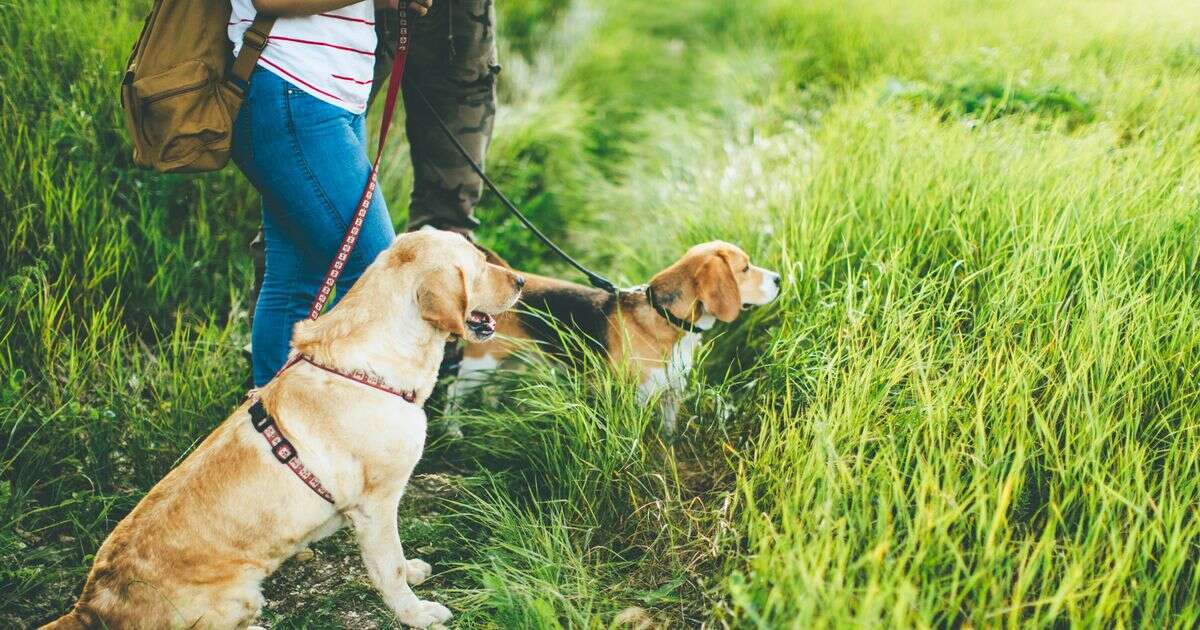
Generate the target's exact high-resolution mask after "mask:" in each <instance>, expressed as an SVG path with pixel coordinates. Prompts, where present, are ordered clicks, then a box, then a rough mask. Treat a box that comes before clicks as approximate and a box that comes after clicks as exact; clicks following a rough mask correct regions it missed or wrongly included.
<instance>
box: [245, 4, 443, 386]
mask: <svg viewBox="0 0 1200 630" xmlns="http://www.w3.org/2000/svg"><path fill="white" fill-rule="evenodd" d="M397 1H398V0H391V3H390V4H392V6H394V5H395V2H397ZM231 3H232V7H233V12H232V17H231V18H230V23H229V26H228V32H229V38H230V40H231V41H232V42H233V44H234V47H235V49H240V47H241V44H242V35H243V33H244V31H245V30H246V29H247V28H248V27H249V26H250V24H251V23H252V22H253V21H254V17H255V15H256V14H257V12H258V11H263V12H265V13H269V14H273V15H278V16H280V17H279V19H277V20H276V22H275V25H274V27H273V28H272V30H271V34H270V35H271V36H270V40H269V43H268V45H267V47H266V49H265V50H264V51H263V54H262V56H261V58H260V59H259V61H258V67H257V68H256V69H255V71H254V73H253V75H252V77H251V81H250V86H249V88H248V90H247V93H246V99H245V101H244V102H243V104H242V108H241V111H240V112H239V115H238V119H237V122H236V123H235V126H234V147H233V159H234V162H235V163H236V164H237V165H238V167H239V168H240V169H241V170H242V172H243V173H245V175H246V177H247V178H248V179H249V180H250V182H251V183H252V184H253V185H254V187H255V188H256V189H258V191H259V193H261V195H262V200H263V210H262V215H263V232H264V235H265V239H266V269H265V275H264V277H263V284H262V289H261V292H260V293H259V296H258V301H257V307H256V309H255V315H254V323H253V329H252V335H251V336H252V348H253V349H252V357H251V361H252V364H253V380H254V386H255V387H259V386H262V385H264V384H266V382H267V381H269V380H271V377H273V376H274V375H275V372H276V371H277V370H278V369H279V368H280V367H281V366H282V365H283V363H284V361H286V359H287V353H288V347H289V341H290V337H291V330H292V326H293V324H295V322H297V321H299V320H300V319H302V318H303V317H305V316H306V314H307V309H308V306H309V304H310V303H311V302H312V299H313V297H314V296H315V295H316V293H317V289H318V286H319V284H320V282H321V281H322V279H323V277H324V275H325V271H326V269H327V268H328V266H329V263H330V260H331V259H332V257H333V255H334V252H335V251H336V250H337V248H338V246H339V244H340V243H341V239H342V235H343V234H344V232H345V230H346V226H347V224H348V223H349V221H350V220H351V218H352V217H353V214H354V211H355V208H356V205H357V202H358V200H359V197H360V195H361V194H362V191H363V187H364V186H365V184H366V182H367V177H368V175H369V173H370V169H371V163H370V160H369V158H368V156H367V145H368V142H367V137H366V129H365V113H366V109H367V103H368V100H369V97H370V94H371V86H372V83H373V73H374V66H375V49H376V43H377V42H376V31H375V8H376V6H375V2H374V1H373V0H350V1H347V0H231ZM380 4H381V5H383V6H387V5H388V4H389V2H388V1H387V0H382V1H381V2H380ZM431 6H432V0H413V1H412V2H411V3H410V4H409V5H408V8H409V10H410V15H415V16H423V15H426V13H427V12H428V10H429V8H430V7H431ZM394 237H395V232H394V230H393V228H392V223H391V218H390V217H389V215H388V210H387V205H386V204H385V202H384V198H383V195H382V194H381V193H380V192H377V193H376V194H375V195H374V198H373V199H372V201H371V205H370V209H369V210H368V212H367V215H366V220H365V223H364V225H363V228H362V231H361V232H360V235H359V237H358V243H357V245H356V247H355V249H354V252H353V254H352V256H351V258H350V260H349V261H348V263H347V266H346V267H345V269H344V270H343V272H342V275H341V277H340V278H339V280H338V286H337V292H338V294H344V293H345V292H346V290H348V289H349V288H350V286H351V285H352V284H353V283H354V281H355V280H357V279H358V277H359V276H360V275H361V274H362V272H363V270H364V269H365V268H366V266H367V265H368V264H369V263H370V262H371V261H372V260H374V258H375V256H376V255H377V254H378V253H379V252H381V251H383V250H384V249H385V248H387V246H388V244H389V243H391V241H392V239H393V238H394Z"/></svg>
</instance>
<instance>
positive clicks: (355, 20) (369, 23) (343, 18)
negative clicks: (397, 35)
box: [317, 13, 375, 26]
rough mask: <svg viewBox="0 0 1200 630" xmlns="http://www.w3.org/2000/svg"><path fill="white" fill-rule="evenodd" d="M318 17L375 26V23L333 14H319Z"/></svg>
mask: <svg viewBox="0 0 1200 630" xmlns="http://www.w3.org/2000/svg"><path fill="white" fill-rule="evenodd" d="M317 15H319V16H321V17H327V18H333V19H335V20H345V21H347V22H358V23H359V24H366V25H367V26H375V23H374V22H372V21H370V20H364V19H361V18H353V17H346V16H344V15H334V14H332V13H318V14H317Z"/></svg>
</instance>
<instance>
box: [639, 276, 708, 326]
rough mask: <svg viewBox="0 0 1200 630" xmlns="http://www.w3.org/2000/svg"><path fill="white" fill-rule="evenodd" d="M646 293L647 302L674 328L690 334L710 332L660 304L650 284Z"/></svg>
mask: <svg viewBox="0 0 1200 630" xmlns="http://www.w3.org/2000/svg"><path fill="white" fill-rule="evenodd" d="M645 293H646V300H647V301H648V302H650V306H651V307H653V308H654V310H655V311H657V312H658V314H659V315H662V317H663V319H665V320H667V321H668V322H671V325H672V326H674V327H676V328H678V329H680V330H683V331H685V332H690V333H702V332H704V331H706V330H708V328H707V327H701V326H697V325H696V322H689V321H688V320H686V319H683V318H682V317H678V316H676V315H675V313H672V312H671V309H669V308H667V307H665V306H663V305H662V304H660V303H659V301H658V300H656V299H655V298H654V289H652V288H651V287H650V285H649V284H647V285H646V288H645Z"/></svg>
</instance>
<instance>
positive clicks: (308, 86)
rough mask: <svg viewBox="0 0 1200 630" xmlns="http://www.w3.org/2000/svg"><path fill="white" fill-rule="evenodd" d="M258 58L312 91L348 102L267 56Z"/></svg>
mask: <svg viewBox="0 0 1200 630" xmlns="http://www.w3.org/2000/svg"><path fill="white" fill-rule="evenodd" d="M258 60H259V61H261V62H263V63H265V64H267V65H268V66H271V67H272V68H275V69H276V70H278V71H280V72H282V73H284V74H286V75H287V76H288V78H290V79H292V80H293V81H295V82H297V83H299V84H301V85H303V86H305V87H307V88H308V89H310V90H312V91H314V92H319V93H321V94H324V95H325V96H328V97H329V98H332V99H334V100H338V101H342V102H343V103H345V102H346V101H345V100H343V99H340V98H338V97H337V96H336V95H334V94H330V93H329V92H326V91H325V90H322V89H321V88H319V87H317V86H315V85H313V84H311V83H309V82H308V81H305V80H304V79H301V78H300V77H298V76H296V75H294V74H292V73H291V72H288V71H287V70H284V69H283V68H280V67H279V65H278V64H275V63H273V62H272V61H271V60H270V59H267V58H266V57H262V56H260V57H259V58H258Z"/></svg>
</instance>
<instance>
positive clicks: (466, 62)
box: [250, 0, 500, 321]
mask: <svg viewBox="0 0 1200 630" xmlns="http://www.w3.org/2000/svg"><path fill="white" fill-rule="evenodd" d="M398 18H399V14H398V13H397V12H396V11H395V10H394V9H383V8H377V9H376V18H375V31H376V34H377V35H378V39H379V43H378V46H377V48H376V53H375V77H374V83H373V84H372V86H373V89H372V93H371V98H372V100H374V97H375V94H377V93H378V91H379V89H380V88H382V87H383V86H385V85H387V76H388V73H389V72H390V71H391V69H392V60H393V57H394V54H395V51H396V38H397V36H398V33H399V20H398ZM409 30H410V34H411V36H412V42H411V43H410V45H409V53H408V60H407V62H406V65H405V70H404V74H405V76H404V86H403V89H404V109H405V127H406V131H407V133H408V144H409V150H410V153H411V157H412V165H413V190H412V198H411V200H410V203H409V208H408V226H407V229H408V230H409V231H412V230H418V229H421V228H422V227H424V226H426V225H431V226H433V227H436V228H439V229H443V230H452V231H455V232H461V233H462V234H464V235H465V236H467V237H468V238H471V233H472V231H473V230H474V229H475V228H476V227H478V225H479V221H477V220H475V217H474V216H473V215H474V209H475V204H476V203H477V202H478V201H479V197H480V195H481V194H482V192H483V181H482V180H481V179H480V178H479V176H478V175H477V174H475V171H474V170H472V169H471V167H470V166H469V165H468V164H467V162H466V161H465V160H464V159H463V158H462V156H461V155H460V154H459V153H458V151H457V150H456V149H455V148H454V145H453V144H452V143H451V142H450V140H449V139H448V138H447V137H446V136H445V134H444V133H443V132H442V130H441V128H440V127H439V126H438V124H437V122H436V121H434V119H433V117H432V114H431V112H430V111H429V109H428V108H427V107H425V104H424V102H423V101H422V100H421V99H420V97H418V96H417V95H416V94H415V93H414V92H413V86H414V85H415V86H418V87H419V88H420V89H421V92H422V93H423V94H424V95H425V96H426V97H427V98H428V99H429V101H430V103H431V104H432V105H433V107H434V108H436V109H437V113H438V115H440V116H441V117H442V120H444V121H445V122H446V124H447V126H449V127H450V129H451V130H452V131H453V132H454V133H455V135H456V136H457V138H458V141H459V142H461V143H462V145H463V146H464V147H465V148H466V149H467V151H468V152H469V153H470V154H471V158H472V159H473V160H475V162H476V163H477V164H480V165H482V164H483V162H484V156H485V155H486V153H487V148H488V144H489V143H490V142H491V139H492V123H493V121H494V119H495V114H496V75H497V74H498V73H499V72H500V66H499V65H498V64H497V63H496V13H495V7H494V6H493V0H433V3H432V6H431V7H430V8H429V11H428V13H426V14H425V15H423V16H417V15H414V14H412V13H410V15H409ZM250 251H251V258H252V259H253V261H254V272H255V273H254V276H255V279H254V289H253V294H252V296H251V300H250V319H251V321H253V319H254V306H255V304H257V302H258V291H259V288H260V287H261V286H262V278H263V270H264V268H265V260H264V258H265V256H264V242H263V234H262V231H261V230H260V231H259V233H258V235H257V236H256V237H255V239H254V241H253V242H252V243H251V244H250Z"/></svg>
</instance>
